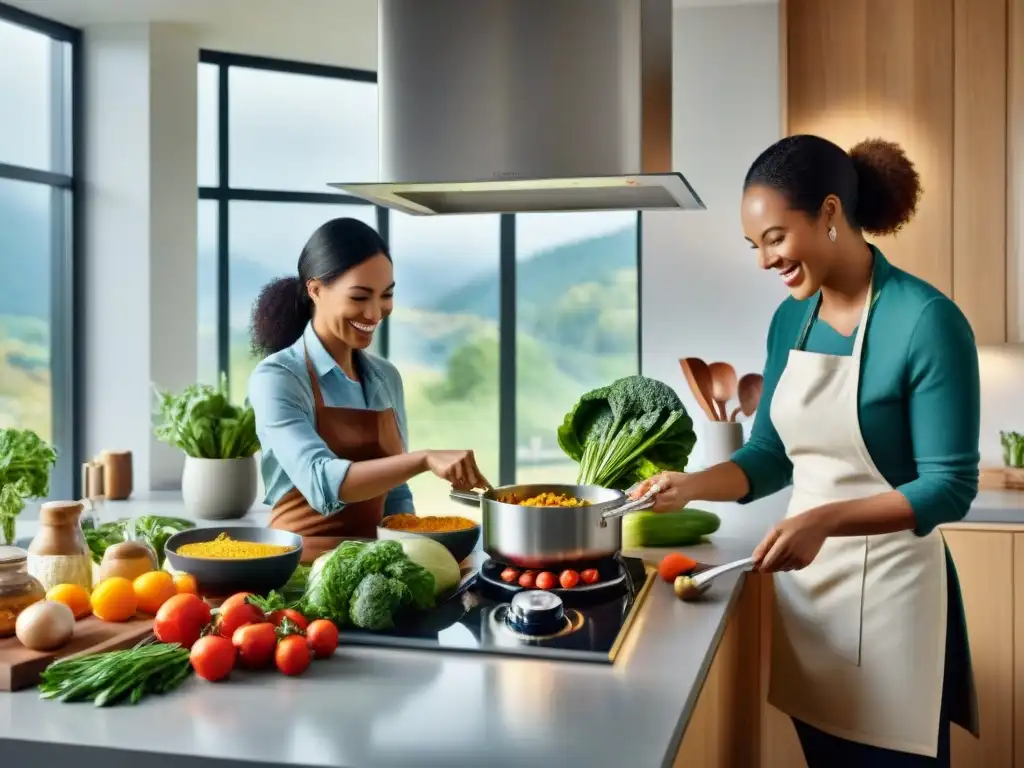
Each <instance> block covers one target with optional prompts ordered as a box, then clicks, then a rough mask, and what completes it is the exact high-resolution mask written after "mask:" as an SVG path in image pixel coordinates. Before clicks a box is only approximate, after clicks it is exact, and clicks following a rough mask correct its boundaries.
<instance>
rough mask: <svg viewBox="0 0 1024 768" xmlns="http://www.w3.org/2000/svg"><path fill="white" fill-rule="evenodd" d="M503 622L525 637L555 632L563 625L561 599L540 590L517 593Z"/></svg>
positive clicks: (563, 613)
mask: <svg viewBox="0 0 1024 768" xmlns="http://www.w3.org/2000/svg"><path fill="white" fill-rule="evenodd" d="M505 620H506V621H507V622H508V624H509V625H510V626H511V627H512V628H513V629H514V630H516V631H517V632H521V633H523V634H526V635H543V634H547V633H549V632H557V631H558V630H559V629H561V628H562V626H563V625H564V624H565V609H564V607H563V605H562V598H560V597H559V596H558V595H556V594H554V593H552V592H545V591H544V590H541V589H530V590H526V591H523V592H519V593H517V594H516V595H515V596H514V597H513V598H512V604H511V605H510V606H509V609H508V613H507V614H506V617H505Z"/></svg>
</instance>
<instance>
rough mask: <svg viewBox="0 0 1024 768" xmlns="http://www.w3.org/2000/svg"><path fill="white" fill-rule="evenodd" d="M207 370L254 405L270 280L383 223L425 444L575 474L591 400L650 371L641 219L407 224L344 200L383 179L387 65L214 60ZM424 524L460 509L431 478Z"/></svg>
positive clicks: (395, 356)
mask: <svg viewBox="0 0 1024 768" xmlns="http://www.w3.org/2000/svg"><path fill="white" fill-rule="evenodd" d="M198 76H199V99H200V104H199V177H200V179H201V182H200V183H201V185H202V186H201V187H200V201H199V205H200V211H199V230H200V231H199V313H200V314H199V333H200V339H199V356H200V360H199V368H200V371H201V375H202V376H203V377H204V378H205V379H207V380H212V379H213V378H214V377H216V376H217V375H218V373H219V372H225V373H227V374H228V377H229V380H230V384H231V391H232V396H233V397H234V398H236V399H239V400H240V399H242V398H243V397H244V394H245V388H246V380H247V379H248V376H249V373H250V372H251V371H252V368H253V367H254V366H255V364H256V362H257V361H256V360H255V359H253V357H252V355H251V353H250V351H249V345H248V328H249V322H250V314H251V311H252V304H253V301H254V299H255V298H256V295H257V292H258V291H259V289H260V287H261V286H263V285H264V284H265V283H267V282H268V281H269V280H271V279H272V278H275V277H279V276H281V275H286V274H293V273H294V271H295V267H296V261H297V259H298V255H299V252H300V250H301V249H302V246H303V244H304V243H305V241H306V239H307V238H308V237H309V235H310V234H312V232H313V230H314V229H316V227H318V226H319V225H320V224H322V223H323V222H324V221H326V220H327V219H329V218H333V217H335V216H354V217H357V218H360V219H363V220H364V221H366V222H367V223H369V224H371V225H374V226H376V227H377V228H378V229H379V230H380V232H381V234H382V235H383V236H384V237H385V239H386V240H387V241H388V242H389V243H390V246H391V250H392V254H393V256H394V260H395V281H396V291H395V311H394V314H393V315H392V316H391V318H390V319H389V321H388V322H386V323H385V324H384V326H383V327H382V328H381V331H380V332H379V333H378V335H377V339H375V347H374V351H375V352H377V353H378V354H381V355H383V356H385V357H388V358H389V359H390V360H391V361H392V362H394V363H395V364H396V365H397V367H398V369H399V371H400V372H401V374H402V377H403V381H404V385H405V396H406V410H407V412H408V418H409V433H410V448H411V449H413V450H416V449H430V448H435V449H436V448H471V449H473V450H474V451H476V453H477V457H478V463H479V464H480V468H481V470H482V471H483V472H484V473H485V474H486V475H487V476H488V478H489V479H490V480H491V481H492V482H494V483H501V484H508V483H513V482H531V481H544V480H548V481H556V482H557V481H571V480H572V479H574V477H575V465H574V464H573V463H572V462H570V461H568V460H567V459H566V458H565V456H564V455H563V454H562V452H561V450H560V449H559V448H558V443H557V440H556V430H557V428H558V425H559V424H561V422H562V418H563V417H564V415H565V413H566V411H568V410H569V409H570V408H571V407H572V406H573V404H574V403H575V402H576V400H577V398H578V397H579V396H580V395H581V394H582V393H583V392H585V391H586V390H588V389H590V388H592V387H597V386H601V385H603V384H606V383H609V382H610V381H612V380H613V379H615V378H618V377H620V376H626V375H629V374H634V373H637V372H638V370H639V308H638V296H639V293H638V280H637V264H638V241H639V238H638V230H639V215H638V214H637V213H635V212H621V213H620V212H615V213H562V214H524V215H518V216H515V215H502V216H498V215H482V216H431V217H419V216H406V215H404V214H400V213H395V212H391V211H388V210H385V209H379V208H375V207H373V206H370V205H366V204H364V203H362V202H361V201H358V200H354V199H352V198H348V197H345V196H343V195H336V194H333V193H331V192H330V189H329V188H328V187H327V186H326V184H327V182H329V181H339V180H352V181H362V180H373V179H375V178H376V173H377V172H376V167H377V118H376V114H377V111H376V102H377V93H376V90H377V89H376V84H375V76H374V75H373V74H372V73H366V72H352V71H350V70H335V69H330V68H326V67H307V66H305V65H293V64H288V63H282V62H276V61H272V62H268V61H266V60H255V59H250V58H246V57H242V58H239V57H235V56H227V55H222V54H212V53H204V54H203V55H202V63H201V64H200V66H199V75H198ZM412 488H413V494H414V496H415V498H416V506H417V510H418V511H419V512H420V513H421V514H431V513H441V514H444V513H448V512H450V508H449V507H448V505H447V503H446V498H447V489H446V488H445V486H444V484H443V483H441V482H440V481H438V480H436V479H435V478H433V477H432V476H422V477H419V478H416V479H415V480H414V481H413V482H412Z"/></svg>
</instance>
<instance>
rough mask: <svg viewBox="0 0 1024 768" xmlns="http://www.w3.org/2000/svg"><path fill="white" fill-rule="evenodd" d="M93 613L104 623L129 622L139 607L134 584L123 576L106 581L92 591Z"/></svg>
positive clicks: (112, 577)
mask: <svg viewBox="0 0 1024 768" xmlns="http://www.w3.org/2000/svg"><path fill="white" fill-rule="evenodd" d="M91 602H92V612H93V613H94V614H95V615H96V618H98V619H103V621H128V619H130V618H131V617H132V616H134V615H135V611H136V610H137V609H138V607H139V599H138V598H137V597H136V596H135V590H134V589H133V588H132V583H131V582H130V581H128V579H126V578H124V577H123V576H111V577H110V578H109V579H104V580H103V581H101V582H100V583H99V584H97V585H96V588H95V589H93V591H92V601H91Z"/></svg>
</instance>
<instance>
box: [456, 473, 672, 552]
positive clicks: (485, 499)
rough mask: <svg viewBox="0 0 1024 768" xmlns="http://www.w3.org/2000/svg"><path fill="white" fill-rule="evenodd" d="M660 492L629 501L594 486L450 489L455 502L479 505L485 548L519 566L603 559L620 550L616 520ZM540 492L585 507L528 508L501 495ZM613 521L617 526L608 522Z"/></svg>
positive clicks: (522, 496)
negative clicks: (476, 490)
mask: <svg viewBox="0 0 1024 768" xmlns="http://www.w3.org/2000/svg"><path fill="white" fill-rule="evenodd" d="M657 492H658V488H657V486H655V487H653V488H651V490H650V492H649V493H647V494H646V495H645V496H644V498H642V499H638V500H636V501H630V500H629V498H628V497H627V496H626V494H625V493H623V492H622V491H614V490H610V489H608V488H601V487H598V486H594V485H555V484H547V485H506V486H503V487H501V488H492V489H491V490H489V491H485V492H484V493H465V492H463V491H455V490H453V491H452V492H451V498H452V500H453V501H457V502H459V503H460V504H466V505H468V506H473V507H479V508H480V511H481V517H482V520H483V529H484V532H483V540H484V551H485V552H486V553H487V554H488V555H490V556H491V557H492V558H494V559H495V560H497V561H499V562H502V563H507V564H508V565H515V566H518V567H520V568H552V567H556V566H560V565H567V564H570V563H580V562H585V561H588V560H601V559H603V558H607V557H611V556H613V555H615V554H616V553H617V552H618V551H619V550H620V549H621V548H622V526H621V525H619V524H618V522H617V520H615V518H618V517H620V516H622V515H624V514H626V513H627V512H636V511H638V510H641V509H648V508H650V507H651V506H653V501H651V499H652V498H653V497H654V495H655V494H656V493H657ZM541 493H558V494H564V495H566V496H572V497H574V498H577V499H581V500H583V501H589V502H590V504H589V505H587V506H585V507H526V506H522V505H520V504H506V503H504V502H502V501H501V499H503V498H508V497H510V496H514V497H516V498H520V499H528V498H531V497H533V496H537V495H538V494H541ZM609 520H615V524H613V525H609V524H608V523H609Z"/></svg>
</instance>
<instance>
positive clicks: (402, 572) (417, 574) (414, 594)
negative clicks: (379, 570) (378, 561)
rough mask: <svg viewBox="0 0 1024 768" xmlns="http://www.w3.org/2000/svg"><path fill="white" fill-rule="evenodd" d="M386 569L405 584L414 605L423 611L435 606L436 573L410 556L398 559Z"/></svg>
mask: <svg viewBox="0 0 1024 768" xmlns="http://www.w3.org/2000/svg"><path fill="white" fill-rule="evenodd" d="M385 570H386V573H387V575H388V576H390V577H391V578H393V579H398V580H399V581H400V582H402V583H403V584H405V586H406V588H407V591H408V593H409V599H410V600H411V601H412V604H413V606H415V607H416V608H417V609H419V610H421V611H422V610H426V609H427V608H433V607H434V604H435V603H434V574H432V573H431V572H430V571H428V570H427V569H426V568H424V567H423V566H422V565H420V564H418V563H414V562H413V561H412V560H410V559H408V558H404V559H402V560H396V561H395V562H393V563H391V564H390V565H389V566H388V567H387V568H386V569H385Z"/></svg>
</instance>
